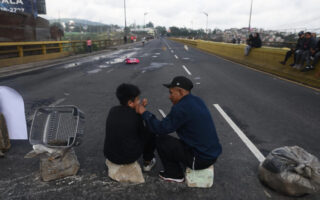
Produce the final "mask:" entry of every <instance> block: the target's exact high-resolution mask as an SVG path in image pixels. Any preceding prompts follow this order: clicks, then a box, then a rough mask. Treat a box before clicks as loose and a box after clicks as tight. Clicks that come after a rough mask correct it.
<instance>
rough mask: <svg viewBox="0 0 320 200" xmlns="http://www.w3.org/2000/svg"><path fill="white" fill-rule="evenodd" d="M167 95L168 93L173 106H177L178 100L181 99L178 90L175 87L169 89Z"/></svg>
mask: <svg viewBox="0 0 320 200" xmlns="http://www.w3.org/2000/svg"><path fill="white" fill-rule="evenodd" d="M169 93H170V95H169V99H170V100H171V102H172V103H173V105H175V104H177V103H178V102H179V101H180V99H181V98H182V97H183V95H182V93H181V91H180V89H179V88H177V87H174V88H170V89H169Z"/></svg>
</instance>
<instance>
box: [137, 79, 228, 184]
mask: <svg viewBox="0 0 320 200" xmlns="http://www.w3.org/2000/svg"><path fill="white" fill-rule="evenodd" d="M164 86H166V87H168V88H169V92H170V97H169V98H170V100H171V101H172V103H173V106H172V108H171V111H170V113H169V114H168V116H167V117H165V118H164V119H163V120H162V121H160V120H158V119H157V118H156V117H155V116H154V115H153V114H152V113H150V112H148V111H146V109H145V107H144V106H142V105H139V106H137V107H136V111H137V112H138V113H139V114H142V118H143V119H144V121H145V122H146V124H147V126H148V128H149V129H150V130H151V132H153V133H155V134H157V135H158V137H157V139H156V140H157V142H156V143H157V145H156V146H157V151H158V154H159V156H160V159H161V161H162V164H163V166H164V171H161V172H160V173H159V176H160V178H162V179H164V180H167V181H175V182H183V180H184V171H183V169H182V168H181V166H180V164H181V163H182V164H183V165H185V166H188V167H190V168H192V169H205V168H208V167H209V166H210V165H212V164H214V163H215V162H216V160H217V158H218V157H219V155H220V154H221V151H222V148H221V145H220V143H219V139H218V136H217V133H216V129H215V126H214V123H213V120H212V118H211V115H210V112H209V110H208V108H207V107H206V105H205V103H204V102H203V101H202V100H201V99H200V98H199V97H197V96H194V95H192V94H191V93H190V91H191V89H192V88H193V84H192V82H191V81H190V80H189V79H187V78H186V77H183V76H178V77H175V78H174V79H173V81H172V82H171V83H170V84H164ZM174 131H176V132H177V134H178V136H179V138H180V139H177V138H174V137H171V136H168V135H167V134H169V133H172V132H174Z"/></svg>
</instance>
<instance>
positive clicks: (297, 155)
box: [259, 146, 320, 196]
mask: <svg viewBox="0 0 320 200" xmlns="http://www.w3.org/2000/svg"><path fill="white" fill-rule="evenodd" d="M259 179H260V180H261V182H263V183H265V184H266V185H267V186H269V187H270V188H272V189H274V190H276V191H278V192H280V193H283V194H286V195H290V196H301V195H304V194H314V193H318V192H319V191H320V162H319V160H318V159H317V158H316V157H315V156H313V155H311V154H310V153H308V152H306V151H305V150H304V149H302V148H300V147H298V146H292V147H287V146H285V147H281V148H277V149H274V150H273V151H272V152H271V153H269V155H268V156H267V157H266V159H265V160H264V161H263V162H262V163H261V164H260V166H259Z"/></svg>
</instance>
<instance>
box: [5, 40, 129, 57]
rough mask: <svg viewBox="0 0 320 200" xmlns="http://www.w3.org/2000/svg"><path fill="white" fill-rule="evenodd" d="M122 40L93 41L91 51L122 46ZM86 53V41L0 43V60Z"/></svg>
mask: <svg viewBox="0 0 320 200" xmlns="http://www.w3.org/2000/svg"><path fill="white" fill-rule="evenodd" d="M123 43H124V41H123V40H93V41H92V50H93V51H97V50H102V49H107V48H108V47H111V46H116V45H120V44H123ZM86 51H87V45H86V41H80V40H79V41H39V42H0V60H1V59H8V58H21V57H26V56H34V55H44V56H45V55H47V54H50V53H62V52H71V53H75V54H76V53H84V52H86Z"/></svg>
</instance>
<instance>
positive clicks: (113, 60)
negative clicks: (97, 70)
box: [105, 52, 137, 65]
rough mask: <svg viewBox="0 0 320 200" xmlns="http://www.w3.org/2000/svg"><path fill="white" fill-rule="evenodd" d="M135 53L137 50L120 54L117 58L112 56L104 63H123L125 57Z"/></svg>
mask: <svg viewBox="0 0 320 200" xmlns="http://www.w3.org/2000/svg"><path fill="white" fill-rule="evenodd" d="M136 53H137V52H130V53H127V54H124V55H122V56H120V57H118V58H114V59H112V60H109V61H107V62H105V63H106V64H108V65H113V64H118V63H123V62H124V60H125V59H126V58H131V57H132V56H134V55H136Z"/></svg>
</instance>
